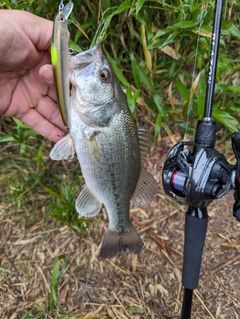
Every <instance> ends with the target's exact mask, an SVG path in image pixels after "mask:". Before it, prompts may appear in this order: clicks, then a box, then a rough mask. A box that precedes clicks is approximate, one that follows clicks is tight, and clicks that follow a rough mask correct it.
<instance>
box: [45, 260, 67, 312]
mask: <svg viewBox="0 0 240 319" xmlns="http://www.w3.org/2000/svg"><path fill="white" fill-rule="evenodd" d="M61 260H62V261H63V265H62V266H61V264H60V263H61ZM66 268H67V261H66V258H65V256H59V257H58V258H56V259H55V261H54V264H53V269H52V278H51V282H50V301H49V307H50V311H53V308H54V307H55V306H57V307H58V308H59V309H61V311H63V312H66V310H65V309H64V308H63V306H62V305H61V304H60V303H59V301H58V299H57V290H58V282H59V279H60V277H61V275H62V274H63V273H64V272H65V270H66Z"/></svg>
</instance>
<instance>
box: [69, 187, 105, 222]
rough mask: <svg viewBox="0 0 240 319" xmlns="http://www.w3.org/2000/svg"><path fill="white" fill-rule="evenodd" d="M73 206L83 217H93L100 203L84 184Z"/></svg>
mask: <svg viewBox="0 0 240 319" xmlns="http://www.w3.org/2000/svg"><path fill="white" fill-rule="evenodd" d="M75 207H76V210H77V212H78V214H80V215H82V216H84V217H93V216H96V215H97V214H98V213H99V212H100V210H101V208H102V203H100V202H99V200H98V199H97V198H96V197H95V196H94V195H93V193H92V192H91V191H90V190H89V188H88V187H87V185H86V184H85V185H84V186H83V188H82V190H81V192H80V194H79V196H78V198H77V200H76V204H75Z"/></svg>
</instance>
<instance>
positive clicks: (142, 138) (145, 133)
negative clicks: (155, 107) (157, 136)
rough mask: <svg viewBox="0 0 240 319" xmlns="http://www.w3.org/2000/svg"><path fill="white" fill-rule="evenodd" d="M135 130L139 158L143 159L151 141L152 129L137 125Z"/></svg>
mask: <svg viewBox="0 0 240 319" xmlns="http://www.w3.org/2000/svg"><path fill="white" fill-rule="evenodd" d="M137 130H138V140H139V147H140V153H141V159H142V161H143V160H144V158H145V156H146V154H147V153H148V152H149V149H150V146H151V143H152V131H151V130H149V129H147V128H145V127H138V128H137Z"/></svg>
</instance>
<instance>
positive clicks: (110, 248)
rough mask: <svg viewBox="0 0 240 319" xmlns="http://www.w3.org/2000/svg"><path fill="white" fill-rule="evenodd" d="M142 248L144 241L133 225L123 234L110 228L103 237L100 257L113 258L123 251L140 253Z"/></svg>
mask: <svg viewBox="0 0 240 319" xmlns="http://www.w3.org/2000/svg"><path fill="white" fill-rule="evenodd" d="M142 248H143V242H142V240H141V238H140V237H139V235H138V233H137V232H136V230H135V228H134V227H133V226H131V228H130V230H129V231H128V232H125V233H122V234H119V233H118V232H114V231H112V230H110V229H108V230H107V231H106V233H105V235H104V237H103V241H102V246H101V249H100V257H102V258H113V257H115V256H117V255H118V254H120V253H122V252H127V253H131V254H139V253H140V251H141V250H142Z"/></svg>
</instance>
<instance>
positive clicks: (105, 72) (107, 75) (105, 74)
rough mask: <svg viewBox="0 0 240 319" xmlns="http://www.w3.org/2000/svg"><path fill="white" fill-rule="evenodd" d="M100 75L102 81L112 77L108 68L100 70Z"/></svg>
mask: <svg viewBox="0 0 240 319" xmlns="http://www.w3.org/2000/svg"><path fill="white" fill-rule="evenodd" d="M99 75H100V80H101V81H102V82H107V80H109V78H110V73H109V71H108V70H106V69H103V70H100V72H99Z"/></svg>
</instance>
